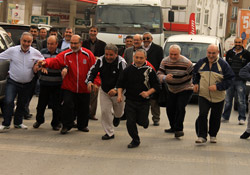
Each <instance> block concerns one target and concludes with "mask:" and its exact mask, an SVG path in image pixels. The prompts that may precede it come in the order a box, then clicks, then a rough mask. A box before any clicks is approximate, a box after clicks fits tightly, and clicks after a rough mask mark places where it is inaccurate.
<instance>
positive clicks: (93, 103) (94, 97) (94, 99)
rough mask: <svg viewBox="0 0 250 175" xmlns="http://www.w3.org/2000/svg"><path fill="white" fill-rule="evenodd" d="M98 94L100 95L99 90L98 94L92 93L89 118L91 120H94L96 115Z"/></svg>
mask: <svg viewBox="0 0 250 175" xmlns="http://www.w3.org/2000/svg"><path fill="white" fill-rule="evenodd" d="M98 93H99V89H98V91H97V92H96V93H94V92H91V93H90V102H89V117H90V118H93V117H95V115H96V109H97V99H98Z"/></svg>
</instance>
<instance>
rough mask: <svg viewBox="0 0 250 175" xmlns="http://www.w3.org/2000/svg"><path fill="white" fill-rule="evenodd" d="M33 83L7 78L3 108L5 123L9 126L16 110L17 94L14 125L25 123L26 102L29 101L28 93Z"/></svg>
mask: <svg viewBox="0 0 250 175" xmlns="http://www.w3.org/2000/svg"><path fill="white" fill-rule="evenodd" d="M31 87H32V83H25V84H22V83H17V82H15V81H14V80H12V79H10V78H9V79H8V80H7V84H6V91H5V99H4V103H5V104H4V110H3V118H4V121H3V123H2V124H3V125H4V126H9V125H10V124H11V119H12V116H13V110H14V106H15V104H14V101H15V98H16V96H17V103H16V111H15V115H14V125H20V124H22V123H23V115H24V113H25V109H24V108H25V104H26V103H27V101H28V94H29V92H30V90H31Z"/></svg>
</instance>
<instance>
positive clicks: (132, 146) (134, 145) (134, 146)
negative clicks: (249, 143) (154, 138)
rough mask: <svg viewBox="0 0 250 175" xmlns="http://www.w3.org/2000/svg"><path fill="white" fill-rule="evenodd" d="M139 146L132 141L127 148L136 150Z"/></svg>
mask: <svg viewBox="0 0 250 175" xmlns="http://www.w3.org/2000/svg"><path fill="white" fill-rule="evenodd" d="M139 145H140V143H136V142H134V141H132V142H131V143H130V144H128V148H136V147H138V146H139Z"/></svg>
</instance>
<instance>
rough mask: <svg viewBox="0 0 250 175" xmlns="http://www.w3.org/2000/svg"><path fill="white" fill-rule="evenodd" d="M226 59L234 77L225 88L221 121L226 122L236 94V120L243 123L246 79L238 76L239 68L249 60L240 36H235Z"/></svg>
mask: <svg viewBox="0 0 250 175" xmlns="http://www.w3.org/2000/svg"><path fill="white" fill-rule="evenodd" d="M226 61H227V62H228V64H229V65H230V66H231V68H232V70H233V72H234V74H235V79H234V81H233V83H232V85H231V86H230V87H229V88H228V89H227V93H226V99H225V108H224V112H223V114H222V118H221V119H222V120H221V121H222V122H225V123H227V122H228V121H229V118H230V114H231V110H232V101H233V97H234V95H235V94H236V95H237V97H238V105H237V106H238V112H239V116H238V120H239V125H243V124H245V120H246V116H245V113H246V81H245V80H244V79H242V78H241V77H240V76H239V72H240V69H241V68H243V67H244V66H245V65H247V63H248V62H249V61H250V53H249V52H248V51H247V50H245V49H244V47H243V41H242V38H239V37H237V38H235V40H234V48H232V49H231V50H229V51H228V52H227V54H226Z"/></svg>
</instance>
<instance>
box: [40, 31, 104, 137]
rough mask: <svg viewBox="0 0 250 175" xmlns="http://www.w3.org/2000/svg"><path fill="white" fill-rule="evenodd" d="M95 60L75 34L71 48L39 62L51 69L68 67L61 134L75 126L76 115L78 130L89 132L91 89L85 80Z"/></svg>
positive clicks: (63, 84)
mask: <svg viewBox="0 0 250 175" xmlns="http://www.w3.org/2000/svg"><path fill="white" fill-rule="evenodd" d="M95 61H96V60H95V57H94V55H93V54H92V52H90V51H89V50H88V49H85V48H83V47H81V38H80V36H79V35H73V36H72V37H71V40H70V49H67V50H65V51H63V52H61V53H60V54H58V55H57V56H56V57H55V58H47V59H46V60H44V61H40V62H39V65H42V66H44V67H48V68H51V69H62V68H64V67H66V68H68V72H67V75H66V76H65V77H64V79H63V82H62V89H63V107H62V124H63V128H62V129H61V134H66V133H67V132H68V131H69V130H70V129H71V128H72V127H73V125H74V120H75V117H76V116H77V128H78V130H79V131H83V132H89V129H88V122H89V118H88V114H89V91H88V88H87V84H85V80H86V77H87V74H88V71H89V70H90V68H91V67H92V66H93V65H94V64H95ZM94 83H95V84H96V82H94ZM99 85H100V84H99Z"/></svg>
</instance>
